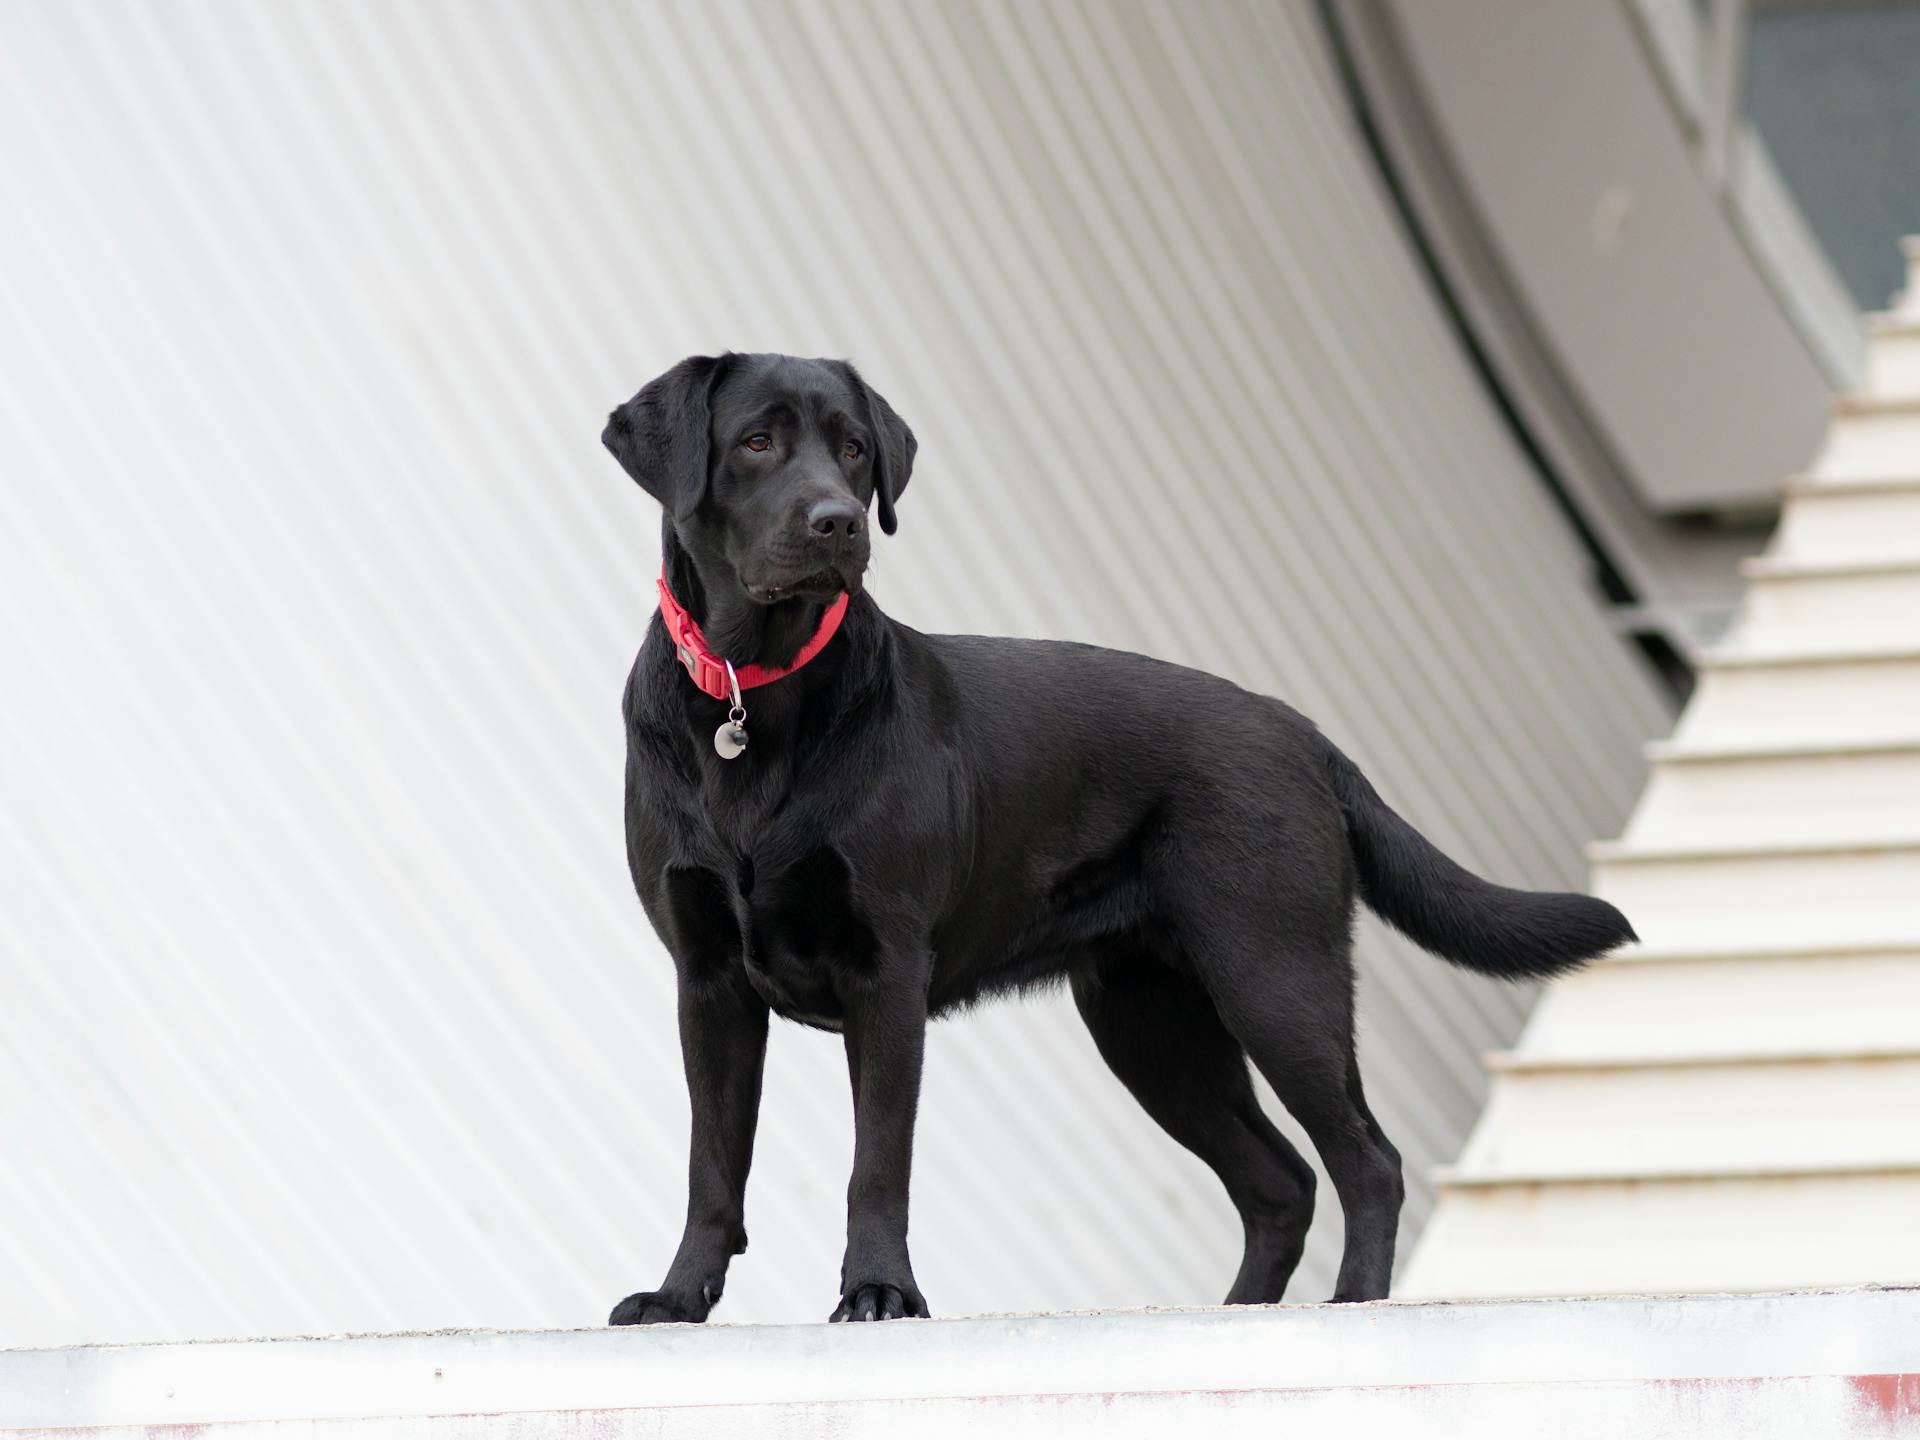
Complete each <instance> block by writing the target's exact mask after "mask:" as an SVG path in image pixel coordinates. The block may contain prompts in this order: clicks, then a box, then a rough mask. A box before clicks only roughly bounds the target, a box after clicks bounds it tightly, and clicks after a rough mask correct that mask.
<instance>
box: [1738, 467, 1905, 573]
mask: <svg viewBox="0 0 1920 1440" xmlns="http://www.w3.org/2000/svg"><path fill="white" fill-rule="evenodd" d="M1768 556H1769V558H1776V559H1781V560H1789V561H1800V562H1809V563H1819V562H1823V561H1850V560H1851V561H1863V560H1864V561H1873V560H1910V561H1920V477H1909V478H1906V479H1899V480H1875V481H1857V480H1856V481H1828V482H1825V483H1821V482H1819V481H1811V480H1806V479H1794V480H1790V481H1789V482H1787V489H1786V505H1785V507H1784V508H1783V510H1782V511H1781V515H1780V528H1779V529H1778V530H1777V531H1775V532H1774V537H1773V544H1772V546H1771V547H1770V549H1769V551H1768Z"/></svg>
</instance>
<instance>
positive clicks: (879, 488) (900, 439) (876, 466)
mask: <svg viewBox="0 0 1920 1440" xmlns="http://www.w3.org/2000/svg"><path fill="white" fill-rule="evenodd" d="M842 363H843V364H844V363H845V362H844V361H843V362H842ZM847 377H848V378H849V379H850V380H852V381H853V383H854V385H855V386H857V387H858V388H859V390H860V393H861V394H862V395H863V396H865V397H866V402H867V415H868V417H869V419H871V420H872V422H873V497H874V499H875V500H876V501H877V502H878V504H879V510H880V528H881V529H882V530H884V531H886V532H887V534H889V535H891V534H893V532H894V530H895V529H896V528H898V523H899V522H898V521H896V520H895V519H894V517H893V506H894V502H895V501H897V500H899V498H900V492H901V491H903V490H905V489H906V488H907V481H908V480H910V479H912V478H913V457H914V454H915V452H917V451H918V450H919V449H920V442H919V441H918V440H916V439H914V438H913V431H912V430H911V429H910V428H909V427H908V425H907V422H906V421H904V420H902V419H901V418H900V417H899V416H898V415H897V414H895V413H894V409H893V407H892V406H891V405H889V404H888V403H887V399H886V396H884V395H882V394H881V393H880V392H879V391H878V390H876V389H874V388H873V387H872V386H871V385H869V384H867V382H866V381H864V380H862V379H861V378H860V372H859V371H858V370H855V369H854V368H853V366H851V365H848V366H847Z"/></svg>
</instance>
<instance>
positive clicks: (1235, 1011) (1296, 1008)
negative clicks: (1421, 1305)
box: [1210, 932, 1405, 1300]
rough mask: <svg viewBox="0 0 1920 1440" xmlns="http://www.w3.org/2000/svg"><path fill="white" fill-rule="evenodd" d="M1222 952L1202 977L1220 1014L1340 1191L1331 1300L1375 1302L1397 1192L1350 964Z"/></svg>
mask: <svg viewBox="0 0 1920 1440" xmlns="http://www.w3.org/2000/svg"><path fill="white" fill-rule="evenodd" d="M1270 933H1271V932H1270ZM1221 958H1223V959H1225V961H1226V963H1223V964H1217V965H1215V966H1213V967H1211V969H1212V972H1213V973H1212V976H1211V977H1210V988H1211V990H1212V993H1213V997H1214V1001H1215V1003H1216V1004H1217V1005H1218V1006H1219V1011H1220V1015H1221V1018H1222V1020H1223V1021H1224V1022H1225V1024H1226V1027H1227V1029H1228V1030H1229V1031H1231V1032H1232V1034H1233V1035H1234V1036H1235V1037H1236V1038H1237V1039H1238V1040H1239V1042H1240V1043H1241V1044H1242V1045H1244V1046H1245V1047H1246V1051H1247V1054H1248V1055H1249V1056H1250V1057H1251V1058H1252V1060H1253V1063H1254V1064H1255V1065H1256V1066H1257V1067H1259V1070H1260V1073H1261V1074H1262V1075H1264V1076H1266V1078H1267V1083H1268V1084H1270V1085H1272V1086H1273V1090H1274V1093H1275V1094H1276V1095H1278V1096H1279V1097H1280V1103H1281V1104H1283V1105H1285V1106H1286V1107H1287V1110H1288V1112H1289V1113H1290V1114H1291V1115H1292V1116H1293V1117H1294V1119H1296V1120H1298V1121H1299V1122H1300V1124H1301V1127H1302V1128H1303V1129H1305V1130H1306V1132H1307V1138H1308V1139H1310V1140H1312V1141H1313V1145H1314V1148H1315V1149H1316V1150H1318V1151H1319V1152H1320V1161H1321V1163H1322V1164H1323V1165H1325V1166H1326V1168H1327V1175H1328V1177H1329V1178H1330V1179H1331V1180H1332V1181H1333V1187H1334V1189H1335V1190H1336V1191H1337V1192H1338V1193H1339V1196H1340V1209H1341V1211H1342V1212H1343V1214H1344V1215H1345V1218H1346V1231H1347V1238H1346V1248H1345V1251H1344V1253H1343V1254H1342V1256H1341V1260H1340V1278H1339V1280H1338V1281H1337V1282H1336V1284H1335V1286H1334V1293H1333V1298H1334V1299H1335V1300H1379V1299H1383V1298H1385V1296H1386V1293H1387V1286H1388V1284H1389V1283H1390V1281H1391V1279H1392V1276H1393V1247H1394V1238H1395V1234H1396V1232H1397V1231H1398V1229H1399V1224H1400V1206H1401V1202H1402V1200H1403V1199H1404V1198H1405V1188H1404V1185H1403V1182H1402V1180H1401V1175H1400V1152H1399V1151H1398V1150H1396V1149H1394V1147H1393V1142H1392V1141H1390V1140H1388V1139H1387V1137H1386V1135H1385V1134H1384V1133H1382V1131H1381V1129H1380V1125H1379V1123H1378V1122H1377V1121H1376V1120H1375V1119H1374V1118H1373V1112H1372V1111H1371V1110H1369V1109H1368V1108H1367V1098H1366V1095H1365V1094H1364V1093H1363V1092H1362V1090H1361V1088H1360V1066H1359V1062H1358V1061H1357V1059H1356V1058H1355V1056H1354V1050H1353V980H1352V961H1351V960H1350V959H1349V958H1348V956H1347V955H1346V954H1345V953H1344V951H1343V952H1342V953H1339V954H1337V955H1327V954H1313V953H1308V952H1304V951H1301V950H1298V949H1293V948H1288V947H1284V946H1283V947H1276V948H1275V949H1274V950H1273V951H1270V952H1269V953H1267V954H1264V955H1260V956H1254V955H1235V956H1230V957H1221Z"/></svg>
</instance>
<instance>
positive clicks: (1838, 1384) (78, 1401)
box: [0, 1289, 1920, 1440]
mask: <svg viewBox="0 0 1920 1440" xmlns="http://www.w3.org/2000/svg"><path fill="white" fill-rule="evenodd" d="M1543 1418H1549V1419H1550V1420H1551V1422H1552V1423H1551V1425H1550V1426H1549V1427H1548V1429H1549V1430H1550V1432H1551V1433H1552V1434H1554V1435H1555V1436H1566V1437H1584V1436H1595V1437H1598V1436H1608V1437H1617V1436H1620V1435H1666V1434H1674V1435H1681V1434H1685V1435H1722V1434H1735V1433H1737V1434H1740V1435H1742V1436H1776V1435H1777V1436H1782V1437H1786V1436H1792V1437H1795V1440H1801V1437H1804V1436H1808V1435H1815V1434H1817V1435H1821V1436H1826V1437H1843V1436H1891V1435H1911V1434H1914V1433H1920V1289H1864V1290H1853V1291H1839V1292H1830V1293H1812V1292H1805V1293H1794V1294H1782V1295H1754V1296H1689V1297H1676V1298H1666V1299H1654V1298H1646V1299H1641V1298H1618V1299H1592V1300H1541V1301H1490V1302H1479V1303H1435V1302H1429V1303H1418V1302H1413V1303H1406V1302H1393V1301H1388V1302H1382V1303H1380V1304H1375V1305H1362V1306H1281V1307H1273V1308H1267V1309H1248V1310H1179V1311H1141V1312H1112V1313H1100V1314H1086V1315H1055V1316H1012V1317H988V1318H980V1319H967V1320H931V1321H897V1322H894V1323H892V1324H887V1325H874V1326H827V1325H801V1326H767V1327H754V1326H741V1327H729V1326H724V1325H716V1326H709V1327H697V1326H670V1327H660V1328H654V1329H649V1330H617V1331H616V1330H579V1331H542V1332H499V1331H453V1332H444V1333H437V1334H414V1335H372V1336H359V1337H349V1338H344V1339H306V1340H264V1341H230V1342H214V1343H194V1344H177V1345H151V1346H139V1345H136V1346H108V1347H79V1348H74V1349H64V1350H39V1351H34V1350H17V1351H6V1352H0V1432H8V1433H26V1434H36V1433H47V1434H50V1433H60V1434H64V1435H73V1434H87V1435H109V1436H122V1435H125V1436H133V1435H156V1434H173V1435H177V1434H179V1433H181V1430H182V1428H183V1427H191V1429H192V1431H193V1432H194V1433H203V1432H204V1433H209V1434H219V1435H222V1436H268V1435H272V1436H277V1437H285V1436H288V1435H293V1434H299V1435H324V1436H335V1435H339V1436H349V1435H354V1436H357V1435H375V1434H379V1435H423V1436H424V1435H431V1436H436V1437H467V1436H476V1437H477V1436H501V1435H511V1436H514V1437H516V1440H521V1437H535V1436H549V1435H553V1436H584V1435H594V1436H659V1437H682V1436H689V1437H691V1436H701V1437H704V1436H730V1437H731V1436H739V1435H749V1434H750V1435H799V1436H827V1435H833V1436H866V1435H874V1436H880V1435H886V1436H889V1437H897V1436H900V1435H913V1436H916V1437H922V1436H946V1435H960V1434H962V1433H966V1434H977V1433H979V1427H982V1426H991V1427H994V1432H993V1433H996V1434H997V1435H998V1436H1002V1437H1005V1436H1013V1435H1029V1434H1031V1435H1070V1436H1071V1435H1089V1436H1091V1435H1101V1436H1113V1435H1146V1434H1156V1435H1166V1434H1198V1435H1205V1436H1207V1437H1210V1440H1211V1437H1232V1436H1241V1435H1247V1436H1253V1435H1260V1436H1271V1435H1273V1434H1276V1433H1280V1432H1279V1431H1278V1430H1276V1428H1275V1427H1276V1426H1277V1425H1280V1424H1287V1423H1291V1424H1293V1425H1296V1426H1298V1425H1306V1424H1312V1425H1319V1426H1328V1427H1333V1428H1329V1429H1327V1430H1325V1431H1324V1432H1322V1433H1327V1434H1342V1435H1371V1434H1375V1433H1386V1430H1387V1427H1389V1426H1391V1427H1393V1431H1392V1433H1395V1434H1398V1435H1402V1436H1410V1435H1428V1434H1466V1433H1473V1434H1475V1435H1476V1436H1505V1435H1513V1436H1525V1437H1527V1440H1538V1437H1539V1435H1540V1434H1541V1433H1543V1432H1542V1429H1541V1422H1542V1420H1543ZM1291 1433H1299V1434H1305V1433H1309V1432H1307V1431H1304V1430H1296V1431H1293V1432H1291Z"/></svg>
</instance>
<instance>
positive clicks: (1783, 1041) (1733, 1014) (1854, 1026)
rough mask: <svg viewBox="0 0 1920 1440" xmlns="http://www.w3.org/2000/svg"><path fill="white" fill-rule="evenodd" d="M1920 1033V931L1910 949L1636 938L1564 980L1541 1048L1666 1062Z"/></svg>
mask: <svg viewBox="0 0 1920 1440" xmlns="http://www.w3.org/2000/svg"><path fill="white" fill-rule="evenodd" d="M1916 1037H1920V937H1915V938H1914V940H1913V941H1912V942H1911V943H1910V944H1909V945H1908V946H1907V947H1906V948H1904V949H1888V950H1856V951H1851V952H1846V951H1836V950H1835V949H1834V947H1830V946H1829V947H1814V948H1809V949H1806V950H1774V951H1772V952H1766V951H1759V952H1749V953H1746V954H1712V953H1708V954H1704V955H1691V956H1690V955H1686V954H1684V953H1675V952H1673V951H1666V952H1660V951H1649V950H1645V949H1644V948H1636V949H1633V950H1628V951H1624V952H1622V953H1621V954H1620V955H1619V956H1617V957H1612V958H1609V959H1607V960H1604V961H1602V962H1600V963H1599V964H1596V965H1590V966H1588V967H1587V968H1586V969H1584V970H1579V971H1575V972H1574V973H1573V974H1571V975H1566V976H1562V977H1561V978H1559V979H1557V980H1556V981H1554V983H1553V985H1552V986H1551V987H1549V988H1548V990H1547V991H1546V993H1544V994H1543V995H1542V996H1541V997H1540V1002H1539V1004H1537V1005H1536V1006H1535V1007H1534V1011H1533V1014H1532V1016H1531V1017H1530V1018H1529V1019H1528V1021H1527V1028H1526V1033H1525V1035H1524V1037H1523V1039H1522V1042H1521V1044H1522V1049H1523V1051H1524V1053H1525V1054H1526V1055H1527V1056H1528V1057H1530V1058H1537V1059H1540V1060H1568V1061H1577V1060H1578V1059H1579V1058H1580V1057H1583V1056H1592V1055H1608V1056H1612V1057H1614V1058H1616V1059H1617V1060H1621V1061H1641V1062H1647V1063H1651V1062H1655V1061H1658V1060H1661V1059H1666V1058H1671V1057H1672V1056H1675V1055H1688V1054H1691V1055H1700V1056H1719V1057H1733V1056H1737V1055H1740V1054H1742V1053H1752V1052H1769V1053H1786V1052H1791V1051H1795V1050H1805V1051H1816V1052H1817V1051H1822V1050H1825V1051H1839V1050H1843V1049H1846V1048H1848V1047H1855V1048H1858V1049H1861V1050H1869V1051H1870V1050H1885V1051H1893V1050H1897V1049H1899V1048H1901V1047H1902V1046H1906V1045H1912V1044H1915V1043H1916Z"/></svg>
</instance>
